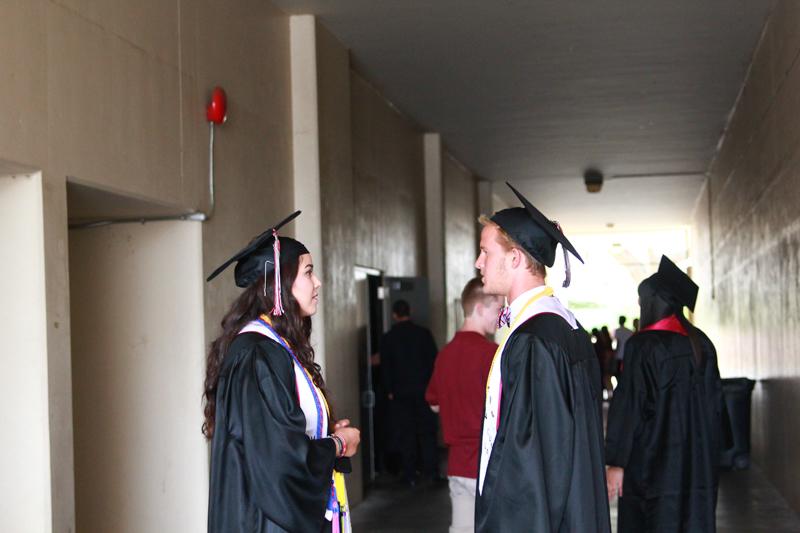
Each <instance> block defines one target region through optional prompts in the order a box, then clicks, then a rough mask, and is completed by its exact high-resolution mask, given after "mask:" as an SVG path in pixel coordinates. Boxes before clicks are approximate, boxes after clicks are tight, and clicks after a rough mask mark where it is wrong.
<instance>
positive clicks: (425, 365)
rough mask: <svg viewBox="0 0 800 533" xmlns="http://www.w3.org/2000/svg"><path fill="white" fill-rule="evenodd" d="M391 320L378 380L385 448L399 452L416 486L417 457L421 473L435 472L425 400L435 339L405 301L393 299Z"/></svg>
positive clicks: (432, 418) (432, 420)
mask: <svg viewBox="0 0 800 533" xmlns="http://www.w3.org/2000/svg"><path fill="white" fill-rule="evenodd" d="M392 320H393V321H394V325H393V326H392V329H390V330H389V331H388V332H387V333H386V334H385V335H384V336H383V338H382V339H381V344H380V363H381V364H380V366H381V371H382V374H383V375H382V378H383V385H384V387H385V390H386V396H387V398H388V399H389V424H390V429H389V431H388V434H389V443H388V449H389V450H390V451H391V450H393V451H396V452H397V453H398V454H399V455H400V457H401V462H402V468H403V476H404V478H405V481H406V482H407V483H409V484H410V485H415V484H416V481H417V476H416V469H417V462H418V459H419V460H420V461H419V462H420V464H421V469H422V475H423V477H424V478H426V479H431V480H432V479H435V478H437V477H438V472H437V464H436V463H437V459H436V429H437V427H436V426H437V424H436V415H435V414H434V413H432V412H431V410H430V408H428V404H427V403H426V402H425V388H426V387H427V386H428V381H430V378H431V375H432V374H433V363H434V360H435V358H436V343H435V342H434V340H433V335H431V332H430V331H429V330H428V329H427V328H424V327H422V326H420V325H417V324H415V323H414V322H413V321H412V320H411V306H410V305H409V304H408V302H407V301H405V300H397V301H396V302H395V303H394V305H393V306H392Z"/></svg>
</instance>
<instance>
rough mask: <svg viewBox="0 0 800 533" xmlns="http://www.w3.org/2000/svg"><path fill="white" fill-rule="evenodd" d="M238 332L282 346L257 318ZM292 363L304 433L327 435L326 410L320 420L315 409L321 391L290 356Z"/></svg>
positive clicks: (318, 403) (314, 435)
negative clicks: (257, 334)
mask: <svg viewBox="0 0 800 533" xmlns="http://www.w3.org/2000/svg"><path fill="white" fill-rule="evenodd" d="M239 333H259V334H261V335H264V336H265V337H269V338H270V339H272V340H274V341H275V342H277V343H278V344H280V345H281V346H283V339H281V338H279V337H278V336H277V335H275V332H274V331H272V330H271V329H269V328H268V327H266V326H265V325H264V324H262V323H261V322H259V321H258V320H253V321H252V322H250V323H249V324H247V325H246V326H245V327H243V328H242V330H241V331H240V332H239ZM292 363H293V364H292V366H293V367H294V381H295V385H296V389H297V400H298V401H299V403H300V409H301V410H302V411H303V415H304V416H305V418H306V435H308V438H310V439H316V438H317V435H322V436H323V437H326V436H328V416H327V412H325V413H322V417H321V418H322V420H321V421H320V416H319V415H320V413H318V411H317V405H325V402H324V400H323V398H324V396H323V395H322V391H321V390H319V387H317V386H316V385H315V384H314V383H313V382H310V381H309V380H308V379H306V370H305V369H304V368H303V367H302V366H301V365H300V364H299V363H298V362H297V359H295V358H294V357H292ZM320 423H321V424H322V428H321V431H319V429H318V427H317V426H318V425H319V424H320Z"/></svg>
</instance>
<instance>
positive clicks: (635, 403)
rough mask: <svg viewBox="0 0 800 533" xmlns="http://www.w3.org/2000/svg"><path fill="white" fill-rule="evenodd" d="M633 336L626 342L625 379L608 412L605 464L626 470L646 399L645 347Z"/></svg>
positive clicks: (615, 392) (618, 388) (623, 374)
mask: <svg viewBox="0 0 800 533" xmlns="http://www.w3.org/2000/svg"><path fill="white" fill-rule="evenodd" d="M638 341H639V338H636V337H633V338H631V339H629V340H628V342H626V343H625V354H624V360H623V371H622V379H621V380H620V384H619V386H618V387H617V389H616V390H615V391H614V398H613V399H612V401H611V407H610V408H609V411H608V429H607V433H606V464H607V465H609V466H618V467H621V468H626V467H627V466H628V460H629V459H630V456H631V450H632V449H633V441H634V437H635V436H636V433H637V431H638V427H639V423H640V421H641V420H642V412H643V407H644V403H645V399H646V394H647V393H646V385H645V369H644V366H645V365H644V358H645V356H646V354H645V353H644V352H645V351H646V346H643V345H642V343H641V342H638Z"/></svg>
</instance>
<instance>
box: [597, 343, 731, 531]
mask: <svg viewBox="0 0 800 533" xmlns="http://www.w3.org/2000/svg"><path fill="white" fill-rule="evenodd" d="M698 333H699V334H700V338H701V344H702V348H703V362H702V366H701V367H700V369H699V370H698V369H697V368H696V365H695V362H694V357H693V355H692V348H691V344H690V342H689V339H688V338H687V337H686V336H684V335H681V334H679V333H675V332H671V331H641V332H639V333H637V334H635V335H634V336H633V337H631V338H630V339H629V340H628V342H627V343H626V344H625V359H624V366H623V372H622V380H621V382H620V385H619V386H618V387H617V390H616V391H614V399H613V401H612V403H611V408H610V410H609V415H608V436H607V439H606V462H607V463H608V464H609V465H612V466H620V467H622V468H624V469H625V475H624V478H623V486H622V493H623V498H621V499H620V501H619V531H620V532H636V533H647V532H663V533H667V532H680V531H687V532H688V531H691V532H708V531H711V532H713V531H715V530H716V523H715V517H714V510H715V508H716V500H717V481H718V477H717V465H718V464H719V442H720V433H721V410H722V401H723V400H722V384H721V381H720V377H719V370H718V368H717V356H716V352H715V350H714V346H713V345H712V344H711V341H710V340H709V339H708V337H706V336H705V335H704V334H702V332H700V331H699V330H698Z"/></svg>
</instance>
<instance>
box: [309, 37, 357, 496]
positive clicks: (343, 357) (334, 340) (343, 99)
mask: <svg viewBox="0 0 800 533" xmlns="http://www.w3.org/2000/svg"><path fill="white" fill-rule="evenodd" d="M316 45H317V46H316V47H317V83H318V86H319V89H318V95H319V102H318V109H319V166H320V196H321V200H322V210H321V211H322V248H323V254H324V256H325V263H324V270H323V272H322V276H321V278H322V304H323V306H324V307H325V309H326V311H327V312H326V313H325V322H324V327H325V333H326V335H325V349H326V353H327V354H328V359H329V361H328V363H329V364H328V365H326V368H325V380H326V384H327V386H328V389H329V390H330V391H331V393H332V395H333V408H334V411H335V414H336V416H337V418H349V419H350V421H351V423H352V424H353V425H355V426H357V427H362V423H361V417H360V412H361V409H360V397H359V379H358V377H359V365H358V355H359V346H358V344H357V342H358V339H357V335H356V327H357V326H356V315H357V309H356V293H355V276H354V272H353V267H354V266H355V260H354V257H355V255H356V253H357V252H356V249H357V248H358V242H357V241H356V239H355V226H354V222H355V219H356V207H355V194H354V191H355V189H356V186H355V185H354V183H353V157H352V139H351V121H352V116H351V113H352V111H351V105H350V56H349V53H348V51H347V50H346V49H345V48H344V47H343V46H342V45H341V44H340V43H339V42H338V41H337V40H336V39H335V38H334V37H333V36H332V35H331V34H330V33H329V32H328V31H327V30H326V29H325V28H324V27H322V26H319V25H318V26H317V41H316ZM315 325H316V324H315ZM361 466H362V462H361V456H360V455H359V457H358V458H357V459H356V460H354V461H353V475H351V476H349V477H348V480H347V488H348V496H349V497H350V498H351V500H352V501H353V502H354V503H357V502H359V501H360V500H361V499H362V497H363V486H362V482H361V478H362V475H363V471H362V468H361Z"/></svg>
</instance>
